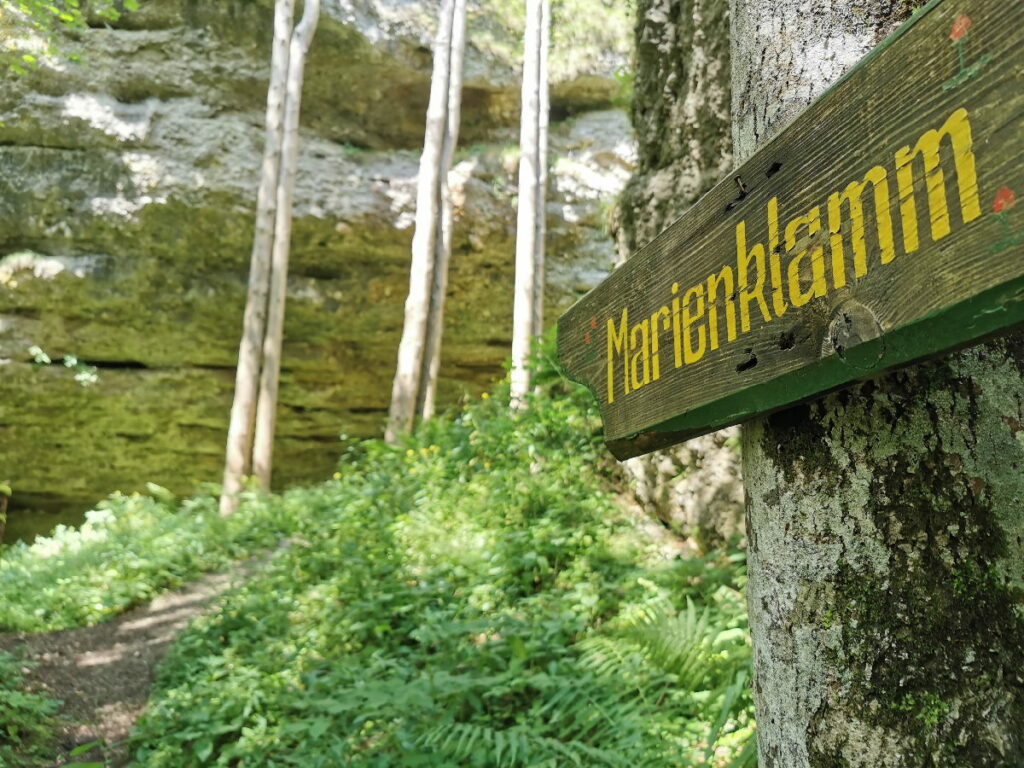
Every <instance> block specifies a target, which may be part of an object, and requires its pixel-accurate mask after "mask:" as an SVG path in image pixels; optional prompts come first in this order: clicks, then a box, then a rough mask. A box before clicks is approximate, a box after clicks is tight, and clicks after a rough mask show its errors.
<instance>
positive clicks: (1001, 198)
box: [992, 187, 1017, 213]
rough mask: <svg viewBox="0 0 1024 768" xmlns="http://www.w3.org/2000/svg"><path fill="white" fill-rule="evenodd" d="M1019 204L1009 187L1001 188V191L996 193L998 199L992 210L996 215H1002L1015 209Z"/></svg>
mask: <svg viewBox="0 0 1024 768" xmlns="http://www.w3.org/2000/svg"><path fill="white" fill-rule="evenodd" d="M1016 202H1017V197H1016V195H1014V194H1013V190H1012V189H1010V188H1009V187H1000V188H999V191H998V192H996V199H995V201H994V202H993V203H992V210H993V211H995V212H996V213H1002V212H1003V211H1006V210H1009V209H1010V208H1013V206H1014V204H1015V203H1016Z"/></svg>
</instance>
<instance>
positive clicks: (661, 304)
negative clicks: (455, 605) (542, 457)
mask: <svg viewBox="0 0 1024 768" xmlns="http://www.w3.org/2000/svg"><path fill="white" fill-rule="evenodd" d="M1022 160H1024V1H1022V0H936V2H934V3H932V4H931V5H929V6H927V7H926V8H925V9H924V10H922V11H921V12H920V13H919V14H918V15H917V16H916V17H914V18H913V19H911V20H910V21H909V22H907V23H906V24H905V25H904V26H903V27H902V28H901V29H900V30H899V31H897V32H896V33H895V34H894V35H893V36H892V37H890V38H889V39H888V40H886V41H885V42H884V43H883V44H882V45H881V46H879V48H877V49H876V50H875V51H874V52H872V53H871V54H870V55H869V56H868V57H867V58H865V60H864V61H862V62H861V63H860V64H859V65H858V66H857V67H856V68H855V69H854V70H852V71H851V72H850V73H849V74H848V75H847V76H846V77H845V78H843V79H842V80H841V81H840V82H839V83H837V84H836V85H835V86H834V87H833V88H832V89H830V90H829V91H828V92H827V93H826V94H825V95H824V96H822V97H821V98H820V99H819V100H818V101H817V102H815V103H814V104H813V105H812V106H811V107H810V108H808V109H807V111H806V112H804V113H803V114H802V115H801V116H800V117H799V118H797V120H795V121H794V123H793V124H792V125H791V126H790V127H789V128H787V129H786V130H785V131H784V132H782V133H781V134H780V135H779V136H777V137H776V138H775V139H773V140H772V141H771V142H769V143H768V144H766V145H765V146H764V148H762V149H761V150H760V151H759V152H758V153H757V154H756V155H754V156H753V157H752V158H751V159H750V160H749V161H748V162H746V163H745V164H744V165H743V166H741V167H740V168H739V169H738V170H737V171H735V172H734V173H733V174H732V175H731V176H730V177H729V178H728V179H727V180H726V181H723V182H722V183H721V184H719V185H718V186H717V187H716V188H715V189H713V190H712V191H711V192H709V193H708V194H707V195H706V196H705V197H704V198H702V199H701V200H700V201H699V202H698V203H697V204H696V205H695V206H694V207H693V208H691V209H690V210H689V211H687V213H686V214H685V215H683V216H682V218H680V219H679V220H678V221H676V222H675V223H674V224H672V225H671V226H670V227H668V229H666V230H665V231H664V232H662V233H661V235H659V236H658V237H657V238H656V239H655V240H654V241H653V242H651V243H650V244H648V245H647V246H645V247H644V248H643V249H642V250H640V251H639V252H638V253H637V254H636V255H634V257H633V258H632V259H630V260H629V261H627V262H626V264H625V265H624V266H622V267H621V268H620V269H618V270H617V271H616V272H614V273H613V274H612V275H611V276H610V277H609V278H608V279H607V280H605V281H604V282H603V283H602V284H601V285H599V286H598V287H597V288H595V289H594V290H593V291H591V292H590V293H589V294H587V295H586V296H585V297H584V298H583V299H581V300H580V301H579V302H578V303H577V304H576V305H575V306H574V307H573V308H572V309H570V310H569V311H568V312H566V313H565V315H564V316H563V317H562V318H561V320H560V321H559V325H558V351H559V357H560V359H561V362H562V365H563V366H564V367H565V369H566V370H567V372H568V374H569V376H570V377H571V378H573V379H574V380H576V381H579V382H581V383H583V384H585V385H587V386H588V387H589V388H590V389H591V390H592V391H593V392H594V394H595V395H596V396H597V398H598V401H599V402H600V406H601V413H602V417H603V419H604V426H605V440H606V441H607V443H608V446H609V447H610V448H611V450H612V452H613V453H614V454H615V455H616V457H618V458H619V459H624V458H629V457H631V456H636V455H639V454H642V453H646V452H648V451H652V450H655V449H657V448H662V447H665V446H667V445H671V444H673V443H677V442H680V441H682V440H685V439H687V438H690V437H694V436H696V435H700V434H704V433H706V432H710V431H712V430H715V429H719V428H721V427H725V426H728V425H730V424H736V423H738V422H740V421H743V420H744V419H747V418H749V417H751V416H754V415H756V414H762V413H768V412H771V411H773V410H776V409H779V408H782V407H785V406H787V405H791V404H793V403H796V402H799V401H801V400H805V399H807V398H810V397H813V396H815V395H818V394H821V393H823V392H826V391H828V390H831V389H834V388H836V387H839V386H841V385H843V384H846V383H848V382H850V381H853V380H856V379H859V378H864V377H865V376H868V375H870V374H873V373H876V372H879V371H882V370H885V369H888V368H892V367H894V366H898V365H901V364H904V363H908V362H911V361H913V360H918V359H920V358H922V357H926V356H928V355H933V354H936V353H939V352H942V351H944V350H948V349H952V348H954V347H957V346H961V345H964V344H967V343H969V342H972V341H976V340H978V339H980V338H983V337H985V336H988V335H991V334H993V333H996V332H998V331H1000V330H1003V329H1006V328H1008V327H1010V326H1012V325H1015V324H1017V323H1021V322H1024V199H1022V200H1021V201H1020V204H1019V205H1018V200H1017V197H1018V196H1022V195H1024V167H1022Z"/></svg>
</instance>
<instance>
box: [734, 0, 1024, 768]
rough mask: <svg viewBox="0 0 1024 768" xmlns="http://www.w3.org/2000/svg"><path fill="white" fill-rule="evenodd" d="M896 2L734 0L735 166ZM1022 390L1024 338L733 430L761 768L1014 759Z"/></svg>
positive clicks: (891, 17) (820, 85) (839, 67)
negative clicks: (739, 442) (743, 504)
mask: <svg viewBox="0 0 1024 768" xmlns="http://www.w3.org/2000/svg"><path fill="white" fill-rule="evenodd" d="M909 10H910V9H909V8H908V7H906V5H905V4H903V3H895V2H888V1H887V0H870V1H869V2H856V3H854V2H853V1H852V0H828V1H827V2H810V0H784V1H782V2H775V3H772V4H771V5H770V6H768V5H767V4H766V3H764V2H752V0H733V2H732V13H733V18H732V24H733V32H732V40H733V49H732V60H733V85H734V92H733V98H734V101H733V106H734V116H733V119H734V123H733V126H734V145H735V147H736V154H737V156H738V160H740V161H742V160H743V159H745V158H746V157H748V156H749V155H750V154H751V153H752V152H753V151H755V150H756V148H757V147H758V146H760V145H761V144H762V143H764V142H765V141H767V140H768V139H769V138H770V137H771V136H772V135H774V134H776V133H778V131H779V130H781V128H782V127H783V126H784V125H785V124H787V123H788V122H789V121H790V120H792V118H793V117H795V116H796V115H797V114H799V113H800V111H801V110H802V109H803V108H804V107H805V106H806V105H807V104H808V103H809V102H810V101H811V100H812V99H813V98H815V97H816V96H817V95H819V94H820V93H821V92H823V91H824V90H825V89H826V88H827V87H828V86H829V85H830V84H831V83H833V82H835V81H836V80H837V79H838V78H839V77H840V76H841V75H842V74H843V73H844V72H845V71H847V70H848V69H849V68H850V67H851V66H852V65H853V64H855V63H856V62H857V61H858V60H859V59H860V58H861V57H862V56H863V55H864V54H866V53H867V52H868V51H869V50H870V49H871V48H872V47H873V46H874V45H876V44H877V43H878V42H879V41H880V40H881V38H882V37H883V35H884V34H885V33H887V32H889V31H890V30H891V29H892V28H893V27H894V25H895V23H896V22H897V21H898V20H899V19H898V18H896V16H897V15H904V14H906V13H908V12H909ZM912 107H913V105H911V104H908V108H912ZM1022 391H1024V336H1022V334H1021V333H1020V332H1017V333H1015V334H1010V335H1007V336H1004V337H1002V338H1001V339H999V340H997V341H993V342H989V343H987V344H983V345H980V346H977V347H974V348H971V349H968V350H965V351H962V352H958V353H955V354H950V355H948V356H946V357H944V358H943V359H940V360H935V361H932V362H928V363H925V364H921V365H917V366H912V367H909V368H905V369H903V370H900V371H897V372H895V373H891V374H887V375H883V376H879V377H876V378H875V379H873V380H871V381H868V382H865V383H860V384H856V385H854V386H852V387H850V388H848V389H846V390H844V391H842V392H839V393H836V394H833V395H829V396H827V397H825V398H822V399H820V400H818V401H816V402H814V403H811V404H810V405H803V406H798V407H796V408H792V409H788V410H786V411H783V412H781V413H778V414H775V415H773V416H769V417H767V418H761V419H756V420H754V421H752V422H750V423H747V424H745V425H744V428H743V474H744V479H745V484H746V494H747V499H748V501H747V537H748V542H749V550H748V557H749V581H748V585H747V600H748V604H749V608H750V627H751V636H752V640H753V644H754V667H755V679H754V698H755V703H756V707H757V723H758V741H759V765H760V766H762V768H810V767H811V766H840V765H842V766H846V768H868V767H869V766H870V768H922V767H923V766H930V768H954V767H955V768H964V767H966V766H970V767H971V768H985V767H987V766H992V767H993V768H995V766H1016V765H1024V678H1022V674H1021V669H1022V668H1024V644H1022V643H1021V637H1024V616H1022V610H1021V603H1020V595H1021V594H1022V588H1024V515H1022V512H1021V509H1022V499H1024V473H1022V472H1021V467H1024V441H1022V440H1021V439H1020V437H1021V436H1022V432H1021V426H1020V425H1021V424H1022V423H1024V401H1022V399H1021V392H1022Z"/></svg>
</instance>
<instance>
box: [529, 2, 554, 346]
mask: <svg viewBox="0 0 1024 768" xmlns="http://www.w3.org/2000/svg"><path fill="white" fill-rule="evenodd" d="M550 45H551V0H543V3H542V5H541V23H540V49H539V51H538V53H537V91H538V94H537V98H538V110H537V198H536V200H535V206H536V209H537V213H536V219H535V221H534V227H535V230H536V232H535V234H534V241H533V248H534V268H533V336H535V337H536V336H540V335H541V334H543V333H544V285H545V279H544V241H545V239H546V236H547V190H548V122H549V117H550V112H551V99H550V94H549V89H548V48H550Z"/></svg>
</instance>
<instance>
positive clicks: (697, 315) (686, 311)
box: [683, 285, 707, 364]
mask: <svg viewBox="0 0 1024 768" xmlns="http://www.w3.org/2000/svg"><path fill="white" fill-rule="evenodd" d="M691 297H693V299H692V300H695V301H696V303H697V309H696V310H695V311H694V313H693V314H692V315H691V314H690V303H691ZM702 317H704V286H703V285H697V286H694V287H693V288H691V289H690V290H688V291H687V292H686V296H685V297H683V344H684V349H683V360H684V361H685V362H686V363H687V364H690V363H696V362H697V361H698V360H700V359H701V358H702V357H704V348H705V347H706V346H707V341H706V339H705V331H706V329H705V328H704V326H703V325H701V326H700V327H699V328H697V339H698V341H697V349H696V350H694V348H693V346H692V345H691V344H690V339H691V335H690V327H691V326H692V325H693V324H694V323H695V322H697V321H698V320H700V319H701V318H702Z"/></svg>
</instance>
